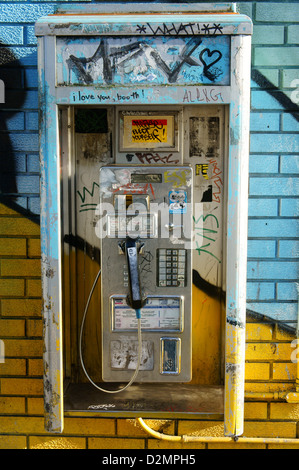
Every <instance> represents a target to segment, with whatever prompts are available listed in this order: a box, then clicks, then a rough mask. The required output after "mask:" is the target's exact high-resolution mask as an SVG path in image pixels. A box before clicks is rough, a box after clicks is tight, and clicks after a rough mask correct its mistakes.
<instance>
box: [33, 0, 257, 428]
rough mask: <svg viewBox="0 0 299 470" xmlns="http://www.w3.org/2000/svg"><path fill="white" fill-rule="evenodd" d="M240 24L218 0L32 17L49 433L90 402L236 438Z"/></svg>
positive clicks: (241, 303)
mask: <svg viewBox="0 0 299 470" xmlns="http://www.w3.org/2000/svg"><path fill="white" fill-rule="evenodd" d="M251 28H252V25H251V21H250V19H248V18H247V17H245V16H243V15H240V14H238V13H236V12H235V9H234V5H232V4H179V5H178V6H176V5H168V4H153V5H151V4H123V5H120V4H117V5H116V4H115V5H114V4H107V5H105V4H101V5H89V6H86V5H84V7H83V6H81V5H77V6H75V5H74V6H72V7H69V6H67V7H61V8H60V9H58V11H57V13H56V14H54V15H51V16H48V17H46V18H41V19H40V20H39V21H38V22H37V24H36V29H35V32H36V35H37V37H38V60H39V94H40V111H41V119H40V123H41V128H40V152H41V245H42V284H43V316H44V396H45V416H46V429H47V430H48V431H52V432H61V431H62V429H63V416H64V413H65V412H68V413H77V412H90V413H102V414H103V415H105V416H111V415H112V416H118V417H123V416H131V417H138V416H140V417H142V416H144V417H165V416H172V417H173V416H177V417H195V418H196V417H197V418H199V419H200V418H201V417H203V418H206V417H207V416H209V417H210V418H211V417H217V418H218V419H221V417H224V418H223V419H224V424H225V434H226V435H227V436H238V435H240V434H242V432H243V402H244V359H245V358H244V354H245V299H246V294H245V292H246V242H247V196H248V194H247V193H248V153H249V93H250V44H251V42H250V41H251V39H250V37H251Z"/></svg>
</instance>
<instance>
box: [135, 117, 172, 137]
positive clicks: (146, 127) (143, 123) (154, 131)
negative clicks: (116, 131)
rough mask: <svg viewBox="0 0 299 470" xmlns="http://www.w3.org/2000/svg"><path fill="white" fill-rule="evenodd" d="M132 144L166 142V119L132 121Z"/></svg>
mask: <svg viewBox="0 0 299 470" xmlns="http://www.w3.org/2000/svg"><path fill="white" fill-rule="evenodd" d="M132 141H133V142H167V120H166V119H155V120H153V119H134V120H133V121H132Z"/></svg>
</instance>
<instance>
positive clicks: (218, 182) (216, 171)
mask: <svg viewBox="0 0 299 470" xmlns="http://www.w3.org/2000/svg"><path fill="white" fill-rule="evenodd" d="M208 162H209V163H210V164H211V165H212V168H213V176H212V177H211V179H212V180H213V183H214V186H216V188H217V190H216V191H215V189H213V201H215V202H219V203H220V195H221V192H222V187H223V181H222V179H221V178H220V175H221V174H222V170H220V168H218V162H217V161H216V160H212V159H211V160H208Z"/></svg>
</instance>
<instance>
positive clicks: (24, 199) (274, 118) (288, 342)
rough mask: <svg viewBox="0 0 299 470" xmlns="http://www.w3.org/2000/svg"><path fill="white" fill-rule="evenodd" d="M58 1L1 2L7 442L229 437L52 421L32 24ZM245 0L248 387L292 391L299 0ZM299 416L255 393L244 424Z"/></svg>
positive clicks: (183, 427) (122, 442) (0, 218)
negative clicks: (46, 412) (249, 40)
mask: <svg viewBox="0 0 299 470" xmlns="http://www.w3.org/2000/svg"><path fill="white" fill-rule="evenodd" d="M55 3H56V2H54V1H53V2H50V1H43V2H39V1H37V0H36V1H34V0H32V1H27V2H25V1H24V2H18V1H9V0H8V1H0V41H1V44H0V66H1V76H0V79H2V80H3V81H4V82H5V101H6V103H5V104H4V105H1V108H0V120H1V128H0V132H1V147H0V164H1V174H0V192H1V193H2V198H1V205H0V298H1V301H0V302H1V305H0V338H1V342H0V345H1V354H2V355H4V354H5V362H1V355H0V448H3V449H7V448H13V449H15V448H34V447H39V446H43V447H46V446H47V445H49V447H51V448H55V447H68V448H74V447H75V448H104V449H108V448H110V449H113V448H134V449H137V448H142V449H144V448H147V449H166V448H190V449H192V448H197V449H201V448H207V447H208V448H216V447H224V445H223V444H222V445H220V444H218V445H217V444H172V443H167V442H165V441H163V442H162V441H158V440H155V439H153V438H149V437H148V436H147V435H146V434H145V433H144V431H142V430H141V429H140V428H139V427H138V426H136V423H135V422H134V420H129V419H114V418H102V417H100V418H99V417H98V415H89V417H86V416H79V417H74V416H66V422H65V430H64V433H63V435H62V436H61V437H59V438H57V437H55V438H54V437H53V436H52V435H49V434H47V433H46V432H45V431H44V422H43V398H42V395H43V387H42V374H43V366H42V350H43V348H42V319H41V314H40V311H41V283H40V249H39V243H40V240H39V236H40V232H39V217H38V216H39V158H38V105H37V70H36V66H37V54H36V38H35V36H34V29H33V28H34V22H35V21H36V20H37V19H38V18H39V17H41V16H44V15H46V14H49V13H52V12H53V10H54V6H55ZM61 3H62V2H61ZM91 3H93V2H91ZM94 3H96V2H94ZM239 9H240V11H242V12H244V13H247V14H248V15H249V16H251V18H252V19H253V21H254V35H253V48H252V50H253V55H252V72H253V73H252V111H251V155H250V194H249V196H250V200H249V252H248V293H247V298H248V308H249V309H250V310H252V311H253V312H256V313H258V314H259V315H257V316H254V315H249V317H248V323H247V352H246V392H250V393H251V392H255V393H265V392H269V393H272V392H273V393H278V392H285V391H288V390H292V389H293V388H294V380H295V378H296V364H295V363H294V361H293V362H292V361H291V355H292V352H293V351H294V347H293V346H292V341H293V339H294V334H293V333H292V331H291V332H288V331H287V330H285V329H281V328H278V326H277V322H276V321H277V320H278V321H280V322H285V323H286V324H287V325H289V326H293V327H294V326H295V320H296V311H297V289H296V284H295V283H296V280H297V279H298V264H297V260H298V252H299V250H298V206H299V203H298V134H297V132H298V121H297V120H298V114H296V113H297V112H298V99H299V92H297V91H296V90H297V89H298V86H299V74H298V63H299V62H298V49H297V45H296V44H297V43H298V23H299V17H298V13H299V11H298V5H297V4H296V3H294V2H281V3H279V2H278V3H273V4H272V3H271V2H244V3H242V4H241V3H240V4H239ZM296 258H297V260H296ZM264 315H265V316H266V317H268V318H266V321H265V317H264ZM298 419H299V405H298V404H291V403H286V402H284V401H275V399H274V398H273V400H270V399H269V400H266V401H265V400H262V399H261V398H260V399H259V400H258V401H247V402H246V406H245V432H244V434H245V435H246V436H248V437H250V436H261V437H266V436H269V437H272V436H273V437H287V438H294V437H298ZM148 424H150V425H151V426H152V427H153V428H154V429H156V430H159V431H161V432H165V433H169V434H174V433H178V434H181V433H184V434H190V433H194V432H195V433H197V434H198V433H200V434H202V435H207V436H210V435H214V436H221V435H222V434H223V423H222V421H205V420H177V419H171V420H166V421H164V420H158V421H153V420H151V421H149V422H148ZM231 446H232V447H234V448H235V447H236V446H239V447H240V446H241V445H240V444H237V443H232V444H231ZM244 447H262V448H265V447H268V448H272V447H275V446H274V445H266V444H260V445H255V446H253V445H251V446H249V445H244ZM296 447H298V445H296Z"/></svg>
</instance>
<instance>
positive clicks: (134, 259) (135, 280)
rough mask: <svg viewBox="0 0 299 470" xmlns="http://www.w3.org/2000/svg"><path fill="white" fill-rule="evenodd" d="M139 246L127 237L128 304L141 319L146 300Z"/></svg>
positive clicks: (125, 245)
mask: <svg viewBox="0 0 299 470" xmlns="http://www.w3.org/2000/svg"><path fill="white" fill-rule="evenodd" d="M138 251H139V250H138V246H137V240H136V239H133V238H130V237H127V238H126V241H125V242H124V252H125V255H126V259H127V265H128V275H129V289H130V293H129V294H128V296H127V304H128V305H129V306H130V307H131V308H133V309H134V310H135V311H136V316H137V318H140V309H141V308H142V307H143V306H144V304H145V300H144V299H142V292H141V285H140V276H139V265H138Z"/></svg>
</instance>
